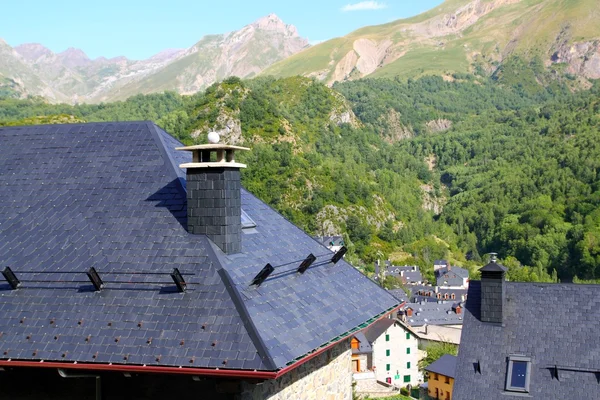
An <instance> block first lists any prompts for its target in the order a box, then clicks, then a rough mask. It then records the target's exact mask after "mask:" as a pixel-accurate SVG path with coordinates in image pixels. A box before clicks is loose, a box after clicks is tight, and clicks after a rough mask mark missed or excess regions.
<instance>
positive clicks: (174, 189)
mask: <svg viewBox="0 0 600 400" xmlns="http://www.w3.org/2000/svg"><path fill="white" fill-rule="evenodd" d="M146 201H158V203H157V204H156V205H155V207H164V208H166V209H167V210H169V212H170V213H171V214H172V215H173V217H175V219H176V220H177V222H179V225H181V227H182V228H183V229H185V230H186V231H187V200H186V194H185V192H184V191H183V188H182V187H181V183H180V182H179V179H173V180H172V181H171V182H169V183H168V184H167V185H166V186H163V187H162V188H161V189H160V190H158V191H156V192H155V193H154V194H152V195H151V196H150V197H148V198H147V199H146Z"/></svg>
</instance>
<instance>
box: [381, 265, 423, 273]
mask: <svg viewBox="0 0 600 400" xmlns="http://www.w3.org/2000/svg"><path fill="white" fill-rule="evenodd" d="M402 271H419V266H418V265H401V266H398V265H392V266H389V267H388V272H389V273H397V274H399V273H400V272H402Z"/></svg>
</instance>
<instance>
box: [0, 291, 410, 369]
mask: <svg viewBox="0 0 600 400" xmlns="http://www.w3.org/2000/svg"><path fill="white" fill-rule="evenodd" d="M405 304H406V302H402V303H401V304H399V305H397V306H396V307H394V308H393V309H392V310H390V311H389V312H387V313H385V314H384V315H382V316H381V317H379V318H378V319H377V320H376V321H379V320H381V319H383V318H386V317H387V316H388V315H389V314H391V313H392V312H394V311H396V310H397V309H399V308H400V307H403V306H404V305H405ZM376 321H373V322H372V323H371V324H369V326H370V325H372V324H373V323H375V322H376ZM367 328H368V327H365V328H364V329H367ZM364 329H361V330H364ZM348 336H350V335H347V336H345V337H343V338H341V339H339V340H337V341H335V342H333V343H330V344H329V345H327V346H326V347H323V348H321V349H319V350H317V351H315V352H314V353H311V354H309V355H307V356H306V357H304V358H302V359H301V360H299V361H297V362H295V363H293V364H291V365H288V366H287V367H285V368H283V369H281V370H279V371H253V370H240V369H215V368H190V367H185V368H183V367H164V366H148V365H122V364H87V363H78V362H73V363H68V362H51V361H22V360H15V361H12V360H0V367H34V368H63V369H70V370H86V371H115V372H141V373H155V374H179V375H203V376H216V377H230V378H253V379H261V380H266V379H277V378H279V377H280V376H282V375H284V374H285V373H287V372H289V371H291V370H293V369H295V368H297V367H299V366H301V365H302V364H304V363H306V362H307V361H309V360H311V359H313V358H315V357H316V356H318V355H319V354H322V353H323V352H325V351H326V350H329V349H330V348H332V347H333V346H335V345H336V344H338V343H340V342H342V341H344V340H346V339H347V338H348Z"/></svg>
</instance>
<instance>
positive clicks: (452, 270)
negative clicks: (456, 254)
mask: <svg viewBox="0 0 600 400" xmlns="http://www.w3.org/2000/svg"><path fill="white" fill-rule="evenodd" d="M442 262H446V265H442V264H441V263H442ZM433 273H434V275H435V279H436V284H437V286H439V287H444V288H468V287H469V271H468V270H466V269H464V268H461V267H456V266H454V267H453V266H452V265H451V264H450V262H448V261H446V260H437V261H436V263H435V264H434V266H433Z"/></svg>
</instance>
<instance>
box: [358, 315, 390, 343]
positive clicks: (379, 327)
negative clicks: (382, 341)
mask: <svg viewBox="0 0 600 400" xmlns="http://www.w3.org/2000/svg"><path fill="white" fill-rule="evenodd" d="M395 323H396V320H395V319H394V318H382V319H380V320H379V321H377V322H375V323H374V324H373V325H371V326H370V327H369V328H368V329H366V330H365V331H364V332H365V336H366V338H367V340H368V341H369V343H373V342H374V341H375V340H377V338H378V337H379V336H381V335H382V334H383V332H385V331H387V330H388V328H389V327H390V326H392V325H394V324H395Z"/></svg>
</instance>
